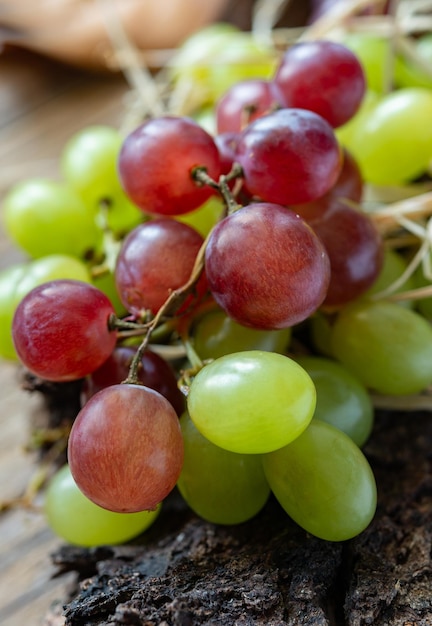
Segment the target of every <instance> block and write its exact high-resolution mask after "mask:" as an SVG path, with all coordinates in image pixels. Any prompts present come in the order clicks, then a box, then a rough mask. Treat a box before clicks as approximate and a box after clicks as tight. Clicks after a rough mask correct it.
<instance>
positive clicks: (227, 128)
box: [216, 79, 281, 133]
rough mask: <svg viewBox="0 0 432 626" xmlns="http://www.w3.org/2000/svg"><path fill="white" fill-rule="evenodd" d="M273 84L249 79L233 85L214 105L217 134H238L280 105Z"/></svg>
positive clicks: (278, 95) (262, 80) (278, 96)
mask: <svg viewBox="0 0 432 626" xmlns="http://www.w3.org/2000/svg"><path fill="white" fill-rule="evenodd" d="M280 101H281V96H280V94H279V92H278V88H277V87H276V85H275V83H273V82H271V81H268V80H264V79H250V80H244V81H240V82H238V83H235V84H234V85H233V86H232V87H230V89H228V91H227V92H226V93H225V94H224V95H223V96H222V97H221V98H220V99H219V100H218V102H217V104H216V130H217V132H218V133H227V132H234V133H237V132H240V131H242V130H243V129H244V128H245V127H246V126H247V125H248V124H250V122H253V121H254V120H255V119H257V118H258V117H261V116H262V115H265V114H266V113H269V112H271V111H272V110H274V109H275V108H278V107H280V105H281V102H280Z"/></svg>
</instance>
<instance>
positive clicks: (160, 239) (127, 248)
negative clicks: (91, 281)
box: [115, 218, 207, 315]
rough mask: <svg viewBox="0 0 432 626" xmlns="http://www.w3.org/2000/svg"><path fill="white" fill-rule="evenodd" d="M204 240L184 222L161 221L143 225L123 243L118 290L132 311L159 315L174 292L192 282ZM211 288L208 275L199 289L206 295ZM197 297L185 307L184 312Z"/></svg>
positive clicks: (117, 271)
mask: <svg viewBox="0 0 432 626" xmlns="http://www.w3.org/2000/svg"><path fill="white" fill-rule="evenodd" d="M203 241H204V239H203V237H202V236H201V235H200V234H199V233H198V232H197V231H196V230H195V229H194V228H192V227H191V226H188V225H187V224H183V223H182V222H179V221H176V220H172V219H166V218H159V219H155V220H150V221H148V222H145V223H144V224H140V225H139V226H137V227H136V228H135V229H134V230H132V231H131V232H130V233H129V235H128V236H127V237H126V239H125V240H124V241H123V244H122V247H121V249H120V252H119V255H118V257H117V263H116V269H115V279H116V285H117V291H118V293H119V295H120V298H121V300H122V302H123V305H124V306H125V307H126V309H127V310H128V311H130V312H131V313H133V314H136V315H139V314H140V313H141V312H142V311H143V310H147V309H148V310H150V311H152V312H153V313H156V312H157V311H158V309H159V308H160V307H161V306H162V305H163V303H164V302H165V301H166V299H167V298H168V296H169V295H170V293H171V292H172V291H173V290H174V289H178V288H179V287H182V286H183V285H184V284H185V283H186V282H187V281H188V279H189V277H190V275H191V272H192V268H193V266H194V263H195V259H196V256H197V253H198V251H199V249H200V248H201V245H202V243H203ZM206 288H207V282H206V279H205V274H203V275H202V276H201V278H200V280H199V282H198V284H197V286H196V293H197V294H198V296H202V295H203V294H204V293H205V291H206ZM192 301H193V296H189V297H188V300H187V301H186V302H185V303H184V304H183V310H184V308H186V307H187V306H189V305H190V304H191V303H192Z"/></svg>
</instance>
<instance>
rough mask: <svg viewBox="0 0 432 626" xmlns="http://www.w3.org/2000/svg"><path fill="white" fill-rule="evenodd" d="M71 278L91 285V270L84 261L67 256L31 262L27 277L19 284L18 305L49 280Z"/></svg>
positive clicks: (49, 257) (17, 290)
mask: <svg viewBox="0 0 432 626" xmlns="http://www.w3.org/2000/svg"><path fill="white" fill-rule="evenodd" d="M63 278H69V279H71V280H80V281H81V282H84V283H91V282H92V280H91V276H90V270H89V268H88V267H87V265H86V264H85V263H84V261H81V260H80V259H77V258H76V257H73V256H69V255H66V254H49V255H47V256H44V257H42V258H40V259H35V260H34V261H31V262H30V263H28V265H27V266H26V272H25V275H24V276H22V277H21V279H20V280H19V282H18V284H17V289H16V292H15V293H16V298H17V301H16V302H17V303H18V302H19V301H21V300H22V299H23V298H24V296H25V295H27V294H28V293H29V291H31V290H32V289H34V288H35V287H37V286H38V285H42V284H43V283H46V282H48V281H49V280H58V279H63Z"/></svg>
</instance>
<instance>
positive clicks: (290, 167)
mask: <svg viewBox="0 0 432 626" xmlns="http://www.w3.org/2000/svg"><path fill="white" fill-rule="evenodd" d="M236 160H237V161H238V162H239V163H240V165H241V166H242V168H243V172H244V182H245V186H246V188H247V190H248V191H249V192H250V193H251V195H252V196H257V197H258V198H260V199H261V200H264V201H266V202H274V203H276V204H282V205H288V204H299V203H301V202H309V201H310V200H315V199H316V198H318V197H319V196H322V195H324V194H325V193H326V192H327V191H328V190H329V189H330V188H331V187H332V186H333V185H334V183H335V182H336V180H337V178H338V176H339V173H340V170H341V167H342V156H341V149H340V147H339V144H338V141H337V139H336V137H335V134H334V132H333V129H332V128H331V126H330V125H329V124H328V122H326V121H325V120H324V119H323V118H322V117H320V116H319V115H317V114H316V113H313V112H312V111H306V110H304V109H280V110H278V111H275V112H274V113H270V114H269V115H265V116H263V117H260V118H259V119H257V120H255V121H254V122H252V123H251V124H250V125H249V126H248V127H247V128H246V129H245V130H244V131H243V132H242V133H241V135H240V138H239V141H238V144H237V150H236Z"/></svg>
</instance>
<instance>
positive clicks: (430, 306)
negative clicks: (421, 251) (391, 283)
mask: <svg viewBox="0 0 432 626" xmlns="http://www.w3.org/2000/svg"><path fill="white" fill-rule="evenodd" d="M426 260H427V261H429V263H428V264H429V266H430V267H432V255H431V254H430V255H429V259H426ZM425 269H426V274H425ZM429 272H430V269H428V268H423V264H420V265H419V266H418V267H417V269H416V271H415V272H414V275H413V281H414V288H416V289H419V288H422V287H431V285H432V280H431V279H430V278H429V277H428V276H429ZM415 309H416V310H417V311H418V312H419V313H420V315H422V316H423V317H425V318H426V319H427V320H429V321H430V320H432V296H430V297H428V298H420V299H418V300H416V302H415Z"/></svg>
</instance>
